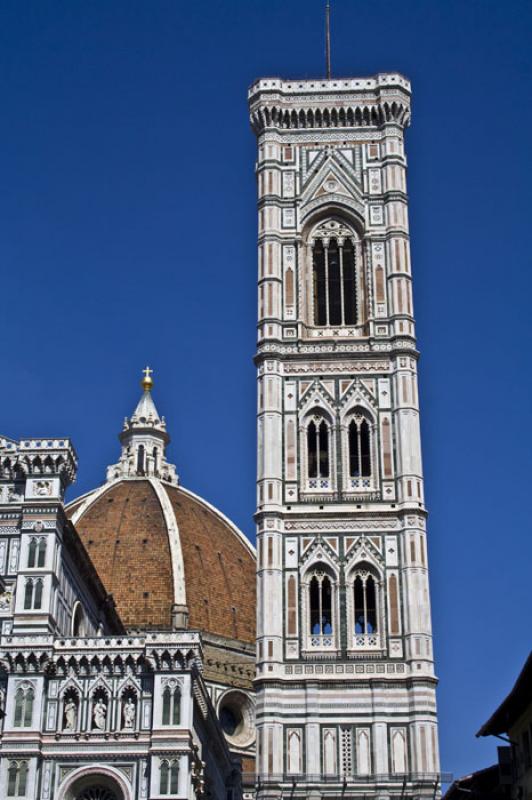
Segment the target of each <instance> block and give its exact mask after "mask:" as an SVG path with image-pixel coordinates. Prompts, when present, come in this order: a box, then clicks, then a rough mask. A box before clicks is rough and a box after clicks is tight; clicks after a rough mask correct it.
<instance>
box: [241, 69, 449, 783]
mask: <svg viewBox="0 0 532 800" xmlns="http://www.w3.org/2000/svg"><path fill="white" fill-rule="evenodd" d="M249 108H250V116H251V125H252V128H253V131H254V133H255V134H256V137H257V144H258V158H257V164H256V172H257V182H258V216H259V225H258V235H259V238H258V268H259V276H258V281H259V308H258V316H259V320H258V350H257V355H256V364H257V368H258V482H257V487H258V496H257V514H256V521H257V526H258V536H257V539H258V577H257V581H258V611H257V679H256V681H257V683H256V685H257V693H258V697H257V727H258V762H257V772H258V778H259V797H261V798H274V797H280V796H283V797H284V796H288V793H289V792H291V794H290V797H293V798H297V797H305V798H306V797H311V796H314V795H313V792H314V793H315V796H316V797H322V798H333V797H334V798H338V797H343V796H345V797H348V796H349V797H350V796H354V794H353V792H356V793H360V794H364V795H366V796H371V797H379V798H385V797H386V798H389V797H397V798H400V797H409V798H412V797H427V798H428V797H429V796H430V797H433V796H434V793H435V792H436V791H437V789H438V781H439V757H438V742H437V719H436V703H435V688H436V678H435V676H434V669H433V653H432V635H431V619H430V602H429V588H428V565H427V551H426V526H425V521H426V510H425V505H424V495H423V473H422V463H421V448H420V432H419V408H418V392H417V359H418V352H417V349H416V340H415V326H414V316H413V306H412V273H411V266H410V248H409V229H408V204H407V194H406V158H405V152H404V131H405V128H406V127H407V126H408V124H409V121H410V84H409V82H408V80H407V79H406V78H404V77H403V76H402V75H399V74H388V73H387V74H378V75H376V76H374V77H370V78H348V79H327V80H303V81H298V80H294V81H290V80H281V79H278V78H266V79H260V80H258V81H256V83H254V84H253V85H252V86H251V88H250V90H249ZM342 793H343V794H342Z"/></svg>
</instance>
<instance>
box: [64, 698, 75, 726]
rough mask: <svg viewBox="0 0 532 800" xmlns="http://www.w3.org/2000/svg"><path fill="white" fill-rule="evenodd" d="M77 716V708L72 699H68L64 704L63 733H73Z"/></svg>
mask: <svg viewBox="0 0 532 800" xmlns="http://www.w3.org/2000/svg"><path fill="white" fill-rule="evenodd" d="M77 716H78V707H77V705H76V703H75V702H74V699H73V698H72V697H70V698H69V699H68V700H67V701H66V703H65V727H64V728H63V730H65V731H75V730H76V722H77Z"/></svg>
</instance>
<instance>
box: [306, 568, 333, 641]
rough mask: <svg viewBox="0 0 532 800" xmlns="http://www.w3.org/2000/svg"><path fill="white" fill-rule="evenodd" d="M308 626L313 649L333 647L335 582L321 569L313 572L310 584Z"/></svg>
mask: <svg viewBox="0 0 532 800" xmlns="http://www.w3.org/2000/svg"><path fill="white" fill-rule="evenodd" d="M308 625H309V630H308V634H309V637H310V644H311V646H312V647H333V645H334V632H335V631H334V628H335V624H334V591H333V582H332V580H331V578H330V576H329V575H328V574H327V573H326V572H324V571H323V570H321V569H316V570H314V572H312V574H311V576H310V580H309V583H308Z"/></svg>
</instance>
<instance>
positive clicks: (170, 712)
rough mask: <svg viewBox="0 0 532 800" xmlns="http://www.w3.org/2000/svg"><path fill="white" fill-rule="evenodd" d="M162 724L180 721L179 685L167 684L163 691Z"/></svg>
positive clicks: (172, 723) (176, 723) (178, 722)
mask: <svg viewBox="0 0 532 800" xmlns="http://www.w3.org/2000/svg"><path fill="white" fill-rule="evenodd" d="M162 719H163V725H179V724H180V722H181V691H180V689H179V686H167V687H166V688H165V690H164V692H163V716H162Z"/></svg>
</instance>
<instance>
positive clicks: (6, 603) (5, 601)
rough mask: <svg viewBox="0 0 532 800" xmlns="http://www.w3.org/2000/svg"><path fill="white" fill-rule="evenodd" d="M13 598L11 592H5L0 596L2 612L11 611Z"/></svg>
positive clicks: (0, 609)
mask: <svg viewBox="0 0 532 800" xmlns="http://www.w3.org/2000/svg"><path fill="white" fill-rule="evenodd" d="M12 597H13V595H12V593H11V592H10V591H7V590H6V591H5V592H3V593H2V594H0V611H9V610H10V608H11V598H12Z"/></svg>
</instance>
